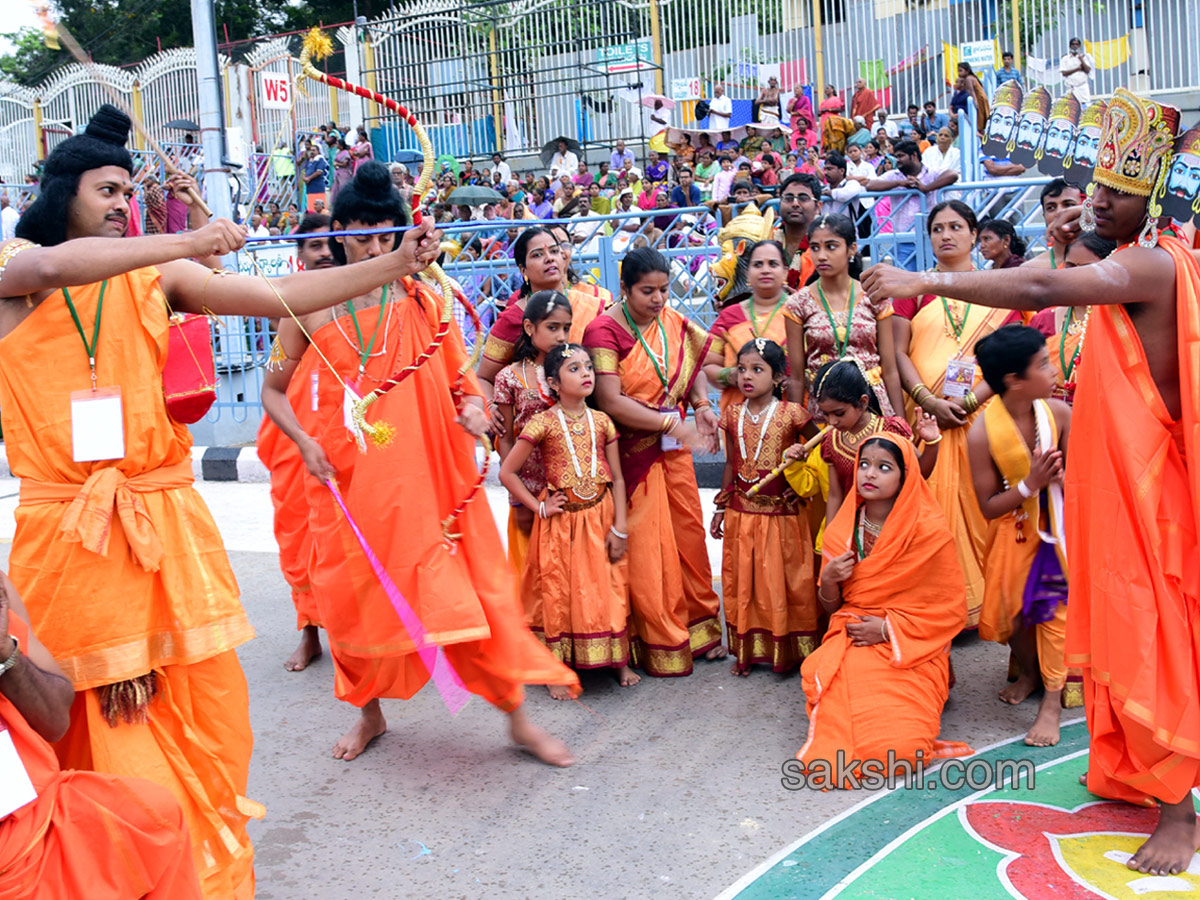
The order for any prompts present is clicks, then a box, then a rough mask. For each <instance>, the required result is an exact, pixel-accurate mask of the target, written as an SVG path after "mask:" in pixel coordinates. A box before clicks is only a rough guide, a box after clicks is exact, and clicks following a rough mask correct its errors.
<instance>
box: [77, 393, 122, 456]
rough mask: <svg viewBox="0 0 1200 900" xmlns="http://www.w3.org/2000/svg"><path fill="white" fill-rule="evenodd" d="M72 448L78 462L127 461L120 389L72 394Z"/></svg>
mask: <svg viewBox="0 0 1200 900" xmlns="http://www.w3.org/2000/svg"><path fill="white" fill-rule="evenodd" d="M71 447H72V456H73V458H74V460H75V462H95V461H97V460H101V459H124V458H125V417H124V414H123V412H122V409H121V389H120V388H119V387H103V388H97V389H96V390H94V391H92V390H85V391H72V392H71Z"/></svg>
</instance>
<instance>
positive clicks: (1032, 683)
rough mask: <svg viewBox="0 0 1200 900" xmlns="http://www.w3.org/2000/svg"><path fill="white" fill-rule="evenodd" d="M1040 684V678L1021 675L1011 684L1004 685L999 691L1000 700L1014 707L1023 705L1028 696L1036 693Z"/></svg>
mask: <svg viewBox="0 0 1200 900" xmlns="http://www.w3.org/2000/svg"><path fill="white" fill-rule="evenodd" d="M1040 683H1041V677H1040V676H1038V675H1022V676H1021V677H1020V678H1018V679H1017V680H1016V681H1014V682H1013V683H1012V684H1009V685H1005V687H1004V688H1003V689H1002V690H1001V691H1000V699H1001V700H1003V701H1004V702H1005V703H1011V704H1012V705H1013V706H1016V705H1017V704H1019V703H1023V702H1024V701H1025V700H1026V699H1027V698H1028V697H1029V695H1030V694H1032V693H1033V692H1034V691H1036V690H1037V689H1038V684H1040Z"/></svg>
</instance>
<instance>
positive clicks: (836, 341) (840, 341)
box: [817, 279, 854, 359]
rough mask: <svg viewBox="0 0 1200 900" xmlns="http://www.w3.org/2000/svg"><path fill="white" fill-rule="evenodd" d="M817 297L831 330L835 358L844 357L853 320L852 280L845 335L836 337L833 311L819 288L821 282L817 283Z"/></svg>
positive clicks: (851, 282) (823, 292) (836, 331)
mask: <svg viewBox="0 0 1200 900" xmlns="http://www.w3.org/2000/svg"><path fill="white" fill-rule="evenodd" d="M817 296H818V297H820V298H821V305H822V306H823V307H825V315H827V316H828V317H829V327H830V328H832V329H833V349H834V352H836V353H837V358H838V359H841V358H842V357H843V356H845V355H846V345H847V344H849V343H850V326H851V324H852V323H851V320H852V319H853V318H854V280H853V279H851V280H850V301H849V303H847V305H846V333H845V334H844V335H842V336H841V338H839V337H838V327H837V323H836V322H835V321H834V320H833V310H832V309H830V308H829V301H828V300H826V299H825V291H824V290H822V288H821V282H820V281H819V280H818V281H817Z"/></svg>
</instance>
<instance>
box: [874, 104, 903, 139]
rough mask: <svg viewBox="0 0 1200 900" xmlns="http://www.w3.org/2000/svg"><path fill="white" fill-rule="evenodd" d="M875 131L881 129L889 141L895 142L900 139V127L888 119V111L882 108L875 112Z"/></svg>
mask: <svg viewBox="0 0 1200 900" xmlns="http://www.w3.org/2000/svg"><path fill="white" fill-rule="evenodd" d="M875 121H876V123H877V124H876V125H875V131H876V132H878V131H879V129H881V128H882V129H883V130H884V132H885V133H886V134H887V136H888V139H889V140H893V141H897V140H899V139H900V127H899V126H898V125H897V124H896V123H895V122H893V121H892V120H891V119H889V118H888V111H887V110H886V109H884V108H883V107H882V106H881V107H880V108H879V109H877V110H875Z"/></svg>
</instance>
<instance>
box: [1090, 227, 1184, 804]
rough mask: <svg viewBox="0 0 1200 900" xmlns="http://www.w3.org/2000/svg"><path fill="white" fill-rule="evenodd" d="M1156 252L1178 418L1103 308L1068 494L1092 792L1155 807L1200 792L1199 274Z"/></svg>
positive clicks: (1097, 316)
mask: <svg viewBox="0 0 1200 900" xmlns="http://www.w3.org/2000/svg"><path fill="white" fill-rule="evenodd" d="M1159 246H1160V247H1162V248H1164V249H1165V250H1167V251H1168V252H1169V253H1170V254H1171V256H1172V258H1173V261H1174V264H1175V284H1176V308H1177V318H1178V328H1179V382H1180V406H1181V411H1182V414H1181V417H1180V419H1179V420H1178V421H1173V420H1172V417H1171V415H1170V413H1169V412H1168V410H1167V407H1166V405H1165V404H1164V402H1163V399H1162V397H1161V396H1160V394H1159V393H1158V390H1157V389H1156V386H1155V383H1154V380H1153V378H1152V376H1151V374H1150V365H1149V363H1148V361H1147V359H1146V354H1145V350H1144V349H1143V347H1142V343H1141V340H1140V339H1139V337H1138V333H1137V331H1136V330H1135V329H1134V327H1133V323H1132V322H1131V320H1130V318H1129V314H1128V313H1127V312H1126V311H1125V309H1124V308H1123V307H1120V306H1097V307H1093V309H1092V313H1091V317H1090V321H1089V323H1088V332H1087V347H1086V351H1085V352H1086V354H1087V360H1086V362H1085V364H1084V365H1083V366H1082V367H1081V370H1080V373H1079V385H1078V388H1077V389H1076V394H1075V407H1074V421H1073V423H1072V427H1071V432H1072V434H1073V435H1077V437H1076V438H1075V440H1074V441H1072V443H1071V459H1070V463H1069V464H1068V466H1067V487H1066V490H1067V496H1069V497H1070V498H1071V503H1070V504H1069V505H1068V507H1067V522H1066V526H1067V532H1066V535H1067V552H1068V557H1069V559H1070V560H1071V567H1072V572H1073V576H1074V577H1072V579H1071V594H1070V610H1071V617H1070V620H1069V622H1068V625H1067V663H1068V664H1069V665H1074V666H1082V667H1083V674H1084V700H1085V706H1086V709H1087V718H1088V733H1089V735H1090V738H1091V743H1090V754H1089V761H1088V789H1089V790H1090V791H1092V792H1093V793H1096V794H1099V795H1100V796H1102V797H1110V798H1113V799H1118V800H1126V801H1129V802H1132V803H1141V804H1147V805H1149V804H1152V803H1153V802H1154V801H1155V800H1160V801H1163V802H1166V803H1178V802H1180V801H1182V800H1183V799H1184V798H1186V797H1187V796H1188V794H1189V792H1190V791H1191V790H1192V788H1194V787H1196V786H1197V785H1200V566H1197V564H1196V559H1197V557H1196V547H1197V540H1198V539H1200V524H1198V523H1197V515H1198V513H1200V267H1198V266H1197V263H1196V260H1195V258H1194V257H1193V256H1192V255H1191V253H1190V252H1189V249H1188V247H1187V246H1186V245H1185V244H1184V243H1183V242H1181V241H1179V240H1177V239H1175V238H1173V237H1168V236H1166V235H1164V236H1163V237H1161V238H1160V239H1159ZM1117 252H1118V254H1119V253H1120V252H1121V251H1119V250H1118V251H1117Z"/></svg>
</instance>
